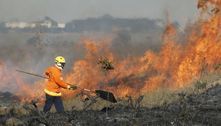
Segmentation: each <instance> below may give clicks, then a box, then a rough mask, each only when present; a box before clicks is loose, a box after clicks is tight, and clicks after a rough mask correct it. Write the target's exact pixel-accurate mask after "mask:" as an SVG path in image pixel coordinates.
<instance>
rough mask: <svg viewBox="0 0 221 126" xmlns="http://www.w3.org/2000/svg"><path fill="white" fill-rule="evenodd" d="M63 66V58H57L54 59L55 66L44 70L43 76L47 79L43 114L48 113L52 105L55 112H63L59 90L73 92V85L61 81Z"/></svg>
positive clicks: (74, 87)
mask: <svg viewBox="0 0 221 126" xmlns="http://www.w3.org/2000/svg"><path fill="white" fill-rule="evenodd" d="M64 66H65V58H64V57H62V56H57V57H56V58H55V65H54V66H51V67H49V68H47V69H46V71H45V75H46V76H47V77H48V78H49V79H48V81H47V83H46V85H45V89H44V92H45V95H46V101H45V106H44V110H43V111H44V112H48V111H50V109H51V107H52V105H53V104H54V105H55V109H56V111H57V112H63V111H64V106H63V102H62V99H61V88H64V89H69V90H75V89H77V87H76V86H74V85H68V84H67V83H65V82H64V81H63V78H62V70H63V68H64Z"/></svg>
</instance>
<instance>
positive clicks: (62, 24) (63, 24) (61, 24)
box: [58, 23, 66, 28]
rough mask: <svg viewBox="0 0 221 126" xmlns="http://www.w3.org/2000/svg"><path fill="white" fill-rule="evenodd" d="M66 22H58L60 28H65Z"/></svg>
mask: <svg viewBox="0 0 221 126" xmlns="http://www.w3.org/2000/svg"><path fill="white" fill-rule="evenodd" d="M65 26H66V24H65V23H58V28H65Z"/></svg>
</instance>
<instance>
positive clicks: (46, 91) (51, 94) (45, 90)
mask: <svg viewBox="0 0 221 126" xmlns="http://www.w3.org/2000/svg"><path fill="white" fill-rule="evenodd" d="M44 92H45V93H46V94H48V95H50V96H61V92H60V93H55V92H52V91H49V90H47V89H44Z"/></svg>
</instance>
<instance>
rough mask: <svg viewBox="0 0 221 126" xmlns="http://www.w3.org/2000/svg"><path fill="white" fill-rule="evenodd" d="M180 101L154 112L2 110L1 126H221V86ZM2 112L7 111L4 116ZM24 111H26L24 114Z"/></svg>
mask: <svg viewBox="0 0 221 126" xmlns="http://www.w3.org/2000/svg"><path fill="white" fill-rule="evenodd" d="M179 96H180V98H181V99H180V100H179V101H176V102H174V103H171V104H168V105H166V104H165V105H163V106H161V107H155V108H151V109H148V108H143V107H137V108H132V107H130V106H128V105H123V104H116V105H113V106H112V107H110V108H105V109H103V110H101V111H95V110H87V111H86V110H85V111H83V110H80V111H77V110H71V111H67V112H65V113H47V114H44V113H42V112H40V111H37V109H35V108H34V107H33V106H32V105H24V106H23V107H19V106H14V107H11V108H10V109H6V108H5V109H2V110H0V125H8V126H13V125H14V126H15V125H30V126H143V125H144V126H146V125H148V126H152V125H153V126H167V125H168V126H191V125H195V126H220V125H221V86H220V85H217V86H213V87H211V88H209V89H207V90H206V91H204V92H203V93H201V94H191V95H185V94H179ZM3 110H5V111H4V112H5V113H3ZM22 110H23V111H22Z"/></svg>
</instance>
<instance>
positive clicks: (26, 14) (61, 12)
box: [0, 0, 197, 24]
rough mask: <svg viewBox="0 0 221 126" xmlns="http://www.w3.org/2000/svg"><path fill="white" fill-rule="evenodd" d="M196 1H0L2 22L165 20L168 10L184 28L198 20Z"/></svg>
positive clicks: (0, 19) (0, 18)
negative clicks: (108, 17) (106, 17)
mask: <svg viewBox="0 0 221 126" xmlns="http://www.w3.org/2000/svg"><path fill="white" fill-rule="evenodd" d="M196 1H197V0H0V21H2V20H3V21H8V20H15V19H18V20H25V21H27V20H28V21H32V20H39V19H42V18H43V17H45V16H49V17H52V18H53V19H55V20H56V21H60V22H68V21H71V20H73V19H79V18H87V17H97V16H101V15H104V14H110V15H112V16H114V17H129V18H136V17H148V18H162V19H165V10H168V11H169V13H170V16H171V18H172V19H173V20H176V21H179V23H181V24H184V23H185V22H186V21H187V20H189V19H190V20H193V19H194V17H195V16H196V13H197V10H196Z"/></svg>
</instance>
